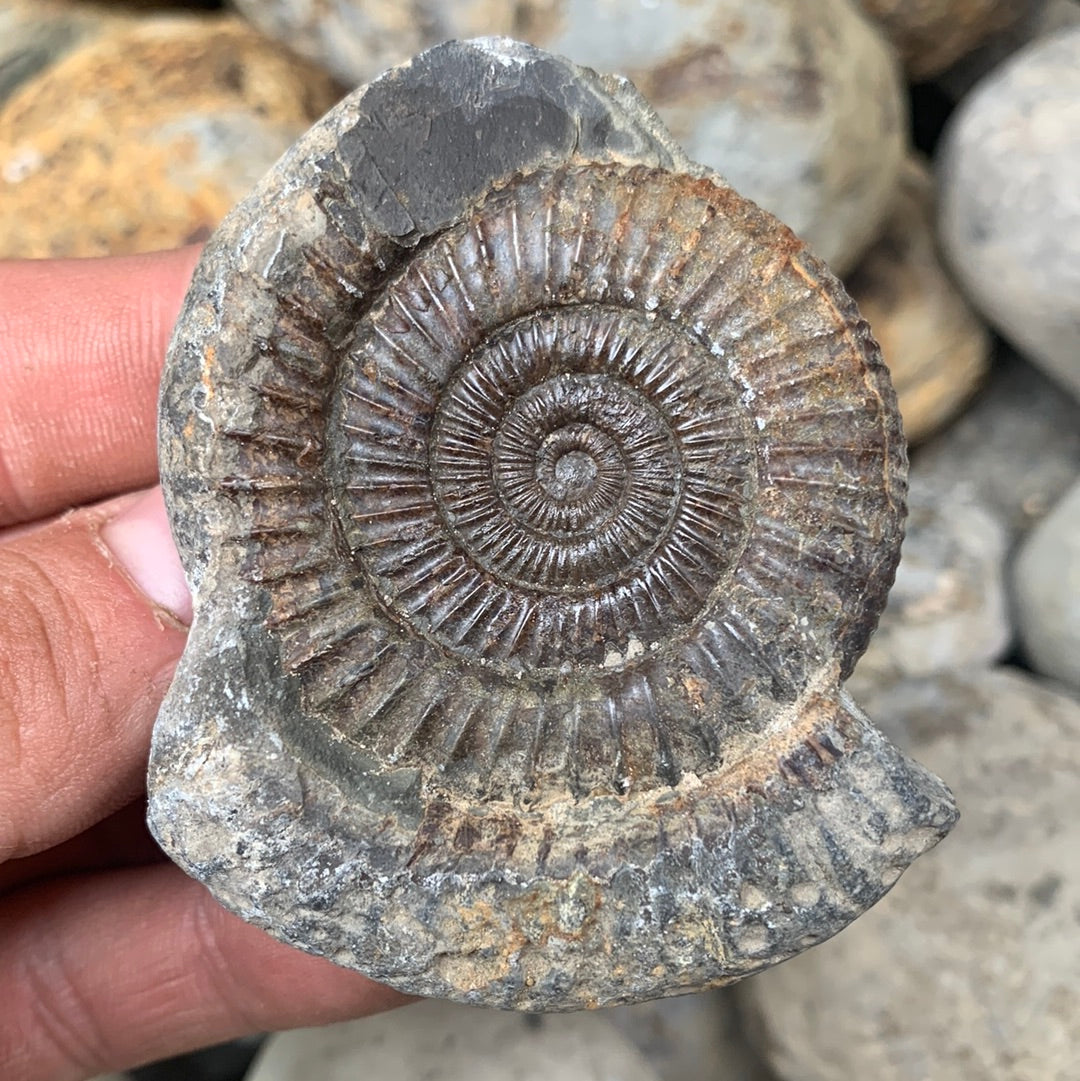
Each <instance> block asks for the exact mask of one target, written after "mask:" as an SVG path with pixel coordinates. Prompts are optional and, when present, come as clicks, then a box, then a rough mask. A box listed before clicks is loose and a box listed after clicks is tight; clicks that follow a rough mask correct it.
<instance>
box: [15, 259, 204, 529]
mask: <svg viewBox="0 0 1080 1081" xmlns="http://www.w3.org/2000/svg"><path fill="white" fill-rule="evenodd" d="M198 254H199V253H198V249H196V248H184V249H181V250H180V251H174V252H160V253H156V254H154V255H138V256H126V257H123V258H113V259H72V260H58V261H41V262H0V526H3V525H9V524H11V523H14V522H22V521H31V520H33V519H36V518H40V517H42V516H44V515H46V514H50V513H52V512H54V511H57V510H62V509H63V508H65V507H69V506H72V505H74V504H79V503H85V502H88V501H90V500H93V499H98V498H100V497H102V496H105V495H111V494H114V493H116V492H123V491H127V490H129V489H131V488H136V487H141V486H144V485H147V484H152V483H153V481H154V479H155V477H156V475H157V467H156V457H155V451H154V430H155V414H156V407H157V386H158V380H159V378H160V376H161V365H162V362H163V359H164V356H165V347H166V345H167V343H168V339H169V335H170V333H171V330H172V325H173V323H174V322H175V320H176V314H177V312H178V311H179V310H180V303H181V301H182V299H183V296H184V292H185V290H186V289H187V285H188V282H189V281H190V279H191V272H192V270H193V268H194V265H195V261H196V259H197V258H198Z"/></svg>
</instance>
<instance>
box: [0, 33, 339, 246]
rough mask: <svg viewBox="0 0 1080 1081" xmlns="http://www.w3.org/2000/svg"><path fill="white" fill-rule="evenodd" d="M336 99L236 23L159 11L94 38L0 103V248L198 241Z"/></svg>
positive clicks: (324, 84)
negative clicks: (157, 15) (179, 15)
mask: <svg viewBox="0 0 1080 1081" xmlns="http://www.w3.org/2000/svg"><path fill="white" fill-rule="evenodd" d="M337 96H338V95H337V89H336V87H335V85H334V84H333V83H332V81H331V80H330V78H329V77H328V76H326V75H325V74H323V73H322V72H320V71H318V70H316V69H315V68H313V67H311V66H309V65H308V64H306V63H303V62H300V61H297V60H294V59H293V58H292V57H291V56H289V55H288V54H286V53H284V52H283V51H282V50H281V49H280V48H279V47H277V46H275V45H273V44H271V43H269V42H267V41H266V40H265V39H263V38H262V37H261V36H260V35H258V34H257V33H256V32H255V31H253V30H251V29H249V28H248V27H247V26H246V25H245V24H244V23H242V22H241V21H239V20H235V19H224V18H219V17H209V16H208V17H165V16H163V17H160V18H154V19H148V20H145V21H143V22H142V23H140V24H139V25H137V26H135V27H134V28H130V29H127V28H125V29H123V30H121V31H118V32H116V33H110V34H108V35H106V36H104V37H101V38H99V39H97V40H94V41H92V42H90V43H89V44H87V45H84V46H83V47H81V48H79V49H77V50H76V51H75V52H73V53H71V54H70V55H68V56H67V57H65V58H64V59H62V60H61V61H60V62H59V63H57V64H55V65H53V66H52V67H50V68H48V69H47V70H46V71H44V72H42V73H41V74H40V75H38V76H37V77H35V78H33V79H31V80H30V81H28V82H27V83H25V84H24V85H23V86H21V87H20V88H19V89H18V90H17V92H16V93H15V94H13V95H12V97H11V98H10V99H9V100H8V101H7V103H6V105H5V106H4V107H3V109H2V110H0V256H4V257H8V258H12V257H19V258H42V257H59V256H90V255H110V254H126V253H132V252H139V251H151V250H155V249H161V248H169V247H175V246H177V245H181V244H184V243H189V242H192V241H196V240H200V239H205V237H206V236H207V235H209V233H210V232H211V231H212V230H213V228H214V227H215V226H216V225H217V223H218V222H219V221H220V220H221V218H222V217H223V216H224V215H225V214H226V213H227V211H228V210H229V209H230V208H231V207H232V206H233V204H234V203H236V202H237V201H238V200H239V199H240V198H241V197H243V196H244V195H245V194H246V193H247V191H248V190H249V189H250V188H251V187H252V186H253V185H254V183H255V182H256V181H257V180H258V179H259V178H260V177H261V175H262V174H263V173H264V172H265V171H266V170H267V169H268V168H269V167H270V166H271V165H272V164H273V163H274V161H275V160H276V159H277V158H278V157H279V156H280V155H281V154H282V153H283V152H284V151H285V150H286V149H287V148H288V146H289V145H290V144H291V142H292V141H293V139H295V138H296V136H298V135H299V134H300V133H301V132H302V131H303V130H304V129H305V128H306V127H307V126H308V125H309V124H310V123H311V122H312V121H313V120H315V119H316V118H317V117H318V116H319V115H320V114H321V113H323V112H324V111H325V110H326V109H328V108H329V107H330V105H332V104H333V103H334V101H335V100H336V98H337ZM61 208H62V209H61Z"/></svg>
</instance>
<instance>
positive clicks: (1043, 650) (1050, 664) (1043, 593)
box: [1013, 476, 1080, 810]
mask: <svg viewBox="0 0 1080 1081" xmlns="http://www.w3.org/2000/svg"><path fill="white" fill-rule="evenodd" d="M1013 596H1014V598H1015V601H1016V612H1017V619H1018V623H1019V628H1020V638H1021V642H1022V644H1023V648H1024V656H1025V658H1026V659H1027V660H1028V661H1029V662H1030V664H1031V666H1032V667H1033V668H1034V669H1035V670H1036V671H1037V672H1041V673H1042V674H1043V675H1046V676H1050V677H1052V678H1053V679H1060V680H1061V681H1062V682H1063V683H1065V684H1067V685H1068V686H1069V687H1070V688H1071V689H1072V690H1074V691H1076V692H1080V476H1078V479H1077V483H1076V484H1074V485H1073V486H1072V488H1070V489H1069V491H1068V492H1066V493H1065V495H1064V497H1063V498H1062V499H1061V500H1060V501H1059V502H1058V503H1057V504H1056V506H1055V507H1054V508H1053V510H1051V511H1050V513H1049V514H1048V515H1047V516H1046V517H1045V518H1044V519H1043V520H1042V521H1041V522H1040V523H1039V524H1038V526H1036V527H1035V529H1034V530H1033V531H1032V532H1031V534H1030V535H1029V536H1028V537H1027V539H1026V540H1025V541H1024V543H1023V545H1022V546H1021V547H1020V550H1019V551H1018V552H1017V557H1016V562H1015V564H1014V567H1013ZM1077 796H1078V799H1077V809H1078V810H1080V792H1078V793H1077Z"/></svg>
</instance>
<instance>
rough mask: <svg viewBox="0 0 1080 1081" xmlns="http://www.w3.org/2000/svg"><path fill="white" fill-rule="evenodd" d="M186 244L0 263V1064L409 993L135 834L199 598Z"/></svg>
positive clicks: (104, 1049) (106, 1055) (128, 1050)
mask: <svg viewBox="0 0 1080 1081" xmlns="http://www.w3.org/2000/svg"><path fill="white" fill-rule="evenodd" d="M197 257H198V252H197V250H195V249H185V250H182V251H178V252H167V253H161V254H155V255H151V256H133V257H128V258H118V259H109V260H73V261H64V262H36V263H14V262H11V263H3V262H0V1002H2V1003H3V1008H2V1009H0V1076H2V1077H4V1078H5V1079H6V1081H74V1079H76V1078H85V1077H89V1076H91V1075H93V1074H95V1073H99V1072H103V1071H106V1070H115V1069H122V1068H125V1067H130V1066H134V1065H137V1064H139V1063H143V1062H147V1061H151V1060H153V1059H158V1058H162V1057H165V1056H168V1055H172V1054H177V1053H179V1052H182V1051H185V1050H190V1049H192V1048H195V1047H200V1046H205V1045H208V1044H212V1043H216V1042H219V1041H222V1040H226V1039H230V1038H233V1037H236V1036H239V1035H243V1034H246V1033H252V1032H260V1031H266V1030H276V1029H284V1028H291V1027H295V1026H299V1025H314V1024H324V1023H327V1022H331V1021H337V1020H343V1019H345V1018H350V1017H358V1016H362V1015H365V1014H369V1013H373V1012H376V1011H378V1010H381V1009H386V1008H388V1007H390V1006H393V1005H397V1004H399V1003H401V1002H404V1001H406V1000H405V999H404V998H403V997H402V996H400V995H397V994H396V993H395V992H392V991H390V990H388V989H386V988H384V987H381V986H379V985H377V984H375V983H372V982H371V981H370V980H368V979H366V978H365V977H363V976H361V975H359V974H358V973H355V972H349V971H346V970H344V969H341V968H338V967H337V966H335V965H332V964H330V963H329V962H327V961H324V960H321V959H318V958H314V957H309V956H307V955H306V954H303V953H301V952H299V951H297V950H294V949H292V948H291V947H288V946H285V945H282V944H281V943H279V942H276V941H275V940H273V939H271V938H270V937H268V936H267V935H266V934H264V933H263V932H262V931H259V930H258V929H256V928H254V927H251V926H249V925H247V924H245V923H243V922H241V921H240V920H238V919H237V918H236V917H234V916H232V915H230V914H229V913H227V912H226V911H225V910H224V909H222V908H221V907H220V906H219V905H218V904H217V903H216V902H215V901H214V900H213V898H212V897H211V896H210V894H209V893H208V892H207V891H206V890H205V889H204V888H203V887H202V886H201V885H200V884H199V883H197V882H195V881H193V880H191V879H188V878H187V877H185V875H184V874H183V873H182V872H181V871H180V870H178V869H177V868H176V867H174V866H172V865H171V864H170V863H168V862H167V861H166V860H165V858H164V856H163V855H162V853H161V852H160V850H158V848H157V847H156V845H155V844H154V842H153V840H152V838H151V837H150V835H149V833H148V832H147V830H146V826H145V821H144V800H145V792H144V775H145V770H146V760H147V756H148V753H149V746H150V729H151V726H152V724H153V720H154V716H155V714H156V712H157V708H158V705H159V704H160V701H161V697H162V695H163V694H164V691H165V689H166V687H167V686H168V682H169V679H170V677H171V674H172V671H173V667H174V666H175V664H176V661H177V659H178V658H179V656H180V652H181V650H182V649H183V646H184V640H185V637H186V627H187V624H188V623H189V621H190V619H191V599H190V596H189V595H188V592H187V589H186V587H185V585H184V581H183V575H182V572H181V569H180V564H179V560H178V557H177V555H176V551H175V548H174V546H173V544H172V540H171V538H170V536H169V532H168V526H167V523H166V521H165V514H164V508H163V504H162V501H161V495H160V491H159V490H158V489H157V488H154V487H151V486H152V485H153V484H154V481H155V480H156V473H157V465H156V450H155V404H156V396H157V384H158V378H159V376H160V372H161V365H162V362H163V359H164V355H165V347H166V344H167V341H168V336H169V333H170V330H171V328H172V324H173V322H174V320H175V318H176V314H177V312H178V310H179V307H180V303H181V300H182V298H183V295H184V292H185V290H186V288H187V284H188V281H189V279H190V276H191V272H192V269H193V268H194V265H195V260H196V259H197Z"/></svg>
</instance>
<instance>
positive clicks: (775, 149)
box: [531, 0, 907, 273]
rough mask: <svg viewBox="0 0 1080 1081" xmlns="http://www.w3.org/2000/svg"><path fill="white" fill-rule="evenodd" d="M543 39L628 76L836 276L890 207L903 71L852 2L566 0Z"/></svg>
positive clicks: (684, 136)
mask: <svg viewBox="0 0 1080 1081" xmlns="http://www.w3.org/2000/svg"><path fill="white" fill-rule="evenodd" d="M545 10H546V11H547V13H548V14H547V18H546V19H545V20H544V22H543V24H541V23H540V22H539V21H538V22H535V23H534V25H533V27H532V28H531V32H532V35H533V37H534V38H535V44H538V45H541V46H543V47H544V48H546V49H550V50H551V51H553V52H556V53H563V54H565V55H568V56H571V57H573V58H574V59H576V60H577V62H578V63H582V64H586V65H588V66H589V67H593V68H595V69H596V70H598V71H609V72H618V73H621V74H625V75H628V76H629V77H630V79H631V80H632V81H633V82H634V84H635V85H636V86H637V88H638V89H639V90H640V91H641V92H642V93H643V94H644V95H645V97H646V98H647V99H648V100H649V101H650V102H651V103H652V104H653V106H655V108H656V110H657V112H658V113H659V114H660V116H661V118H662V119H663V120H664V122H665V123H666V124H667V126H668V127H669V129H670V130H671V133H672V135H673V136H674V137H675V140H676V141H677V142H678V143H679V144H680V145H681V146H682V147H683V148H684V149H685V150H686V152H687V153H688V154H689V155H690V157H691V158H693V159H694V160H695V161H700V162H702V163H703V164H704V165H706V166H708V167H709V168H711V169H715V170H716V171H717V172H719V173H721V174H722V175H723V176H724V177H725V178H726V179H727V180H728V181H729V183H731V184H732V185H733V186H734V187H735V189H736V190H737V191H739V192H741V193H742V194H743V195H745V196H747V197H749V198H750V199H753V200H754V201H755V202H756V203H758V204H760V205H761V206H763V207H764V208H765V209H766V210H769V211H771V212H772V213H773V214H775V215H776V216H777V217H778V218H780V220H781V221H783V222H785V223H786V224H787V225H789V226H790V227H791V228H792V229H793V230H794V231H795V232H796V233H797V234H798V235H799V236H801V237H802V238H803V239H804V240H806V241H807V242H808V243H809V244H810V246H811V247H812V248H813V249H814V251H815V252H816V253H817V254H818V255H819V256H821V258H822V259H824V260H825V261H826V262H827V263H829V265H830V266H831V267H832V269H833V270H834V271H836V272H837V273H844V272H846V271H848V270H850V269H851V268H852V267H853V266H854V265H855V264H856V262H857V261H858V259H859V257H860V255H862V253H863V252H864V251H865V250H866V249H867V248H868V247H869V245H870V244H871V243H872V242H873V240H874V239H875V238H876V236H877V235H878V233H879V232H880V230H881V227H882V225H883V224H884V221H885V219H886V217H887V215H888V213H889V210H890V207H891V206H892V202H893V197H894V194H895V192H896V187H897V182H898V177H899V170H900V166H901V163H902V161H903V158H904V150H905V140H906V135H905V133H906V126H907V115H906V102H905V98H904V95H903V89H902V83H901V78H900V73H899V69H898V66H897V63H896V60H895V57H894V55H893V53H892V50H891V49H890V48H889V47H888V44H887V43H886V42H885V40H884V38H883V37H882V35H881V34H879V33H878V32H877V31H876V30H875V29H874V28H873V27H872V26H871V25H870V24H869V23H868V22H867V21H866V20H865V19H863V18H861V17H860V16H859V13H858V12H857V11H855V10H854V8H853V7H852V5H851V4H850V3H849V0H812V2H808V0H760V2H757V3H747V2H746V0H704V2H699V3H695V4H677V5H671V4H663V3H661V4H632V5H631V4H625V3H621V2H620V0H561V2H559V3H556V4H553V5H549V6H548V7H547V8H546V9H545Z"/></svg>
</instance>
